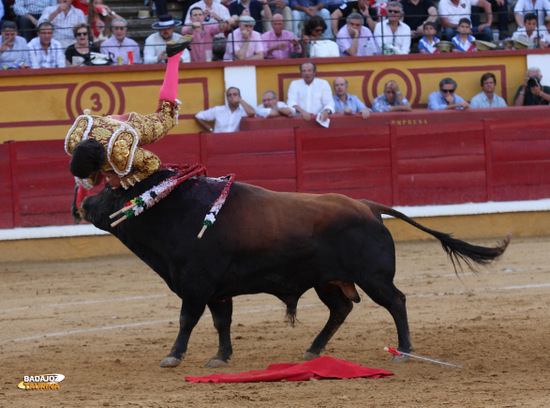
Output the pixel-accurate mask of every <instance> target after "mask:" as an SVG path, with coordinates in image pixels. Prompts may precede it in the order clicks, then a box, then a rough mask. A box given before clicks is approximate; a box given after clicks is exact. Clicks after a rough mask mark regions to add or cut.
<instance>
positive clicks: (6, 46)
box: [0, 21, 31, 69]
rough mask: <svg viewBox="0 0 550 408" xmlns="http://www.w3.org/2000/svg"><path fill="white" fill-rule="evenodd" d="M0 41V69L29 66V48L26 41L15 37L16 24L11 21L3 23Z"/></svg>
mask: <svg viewBox="0 0 550 408" xmlns="http://www.w3.org/2000/svg"><path fill="white" fill-rule="evenodd" d="M0 41H1V42H0V69H17V68H25V67H30V66H31V60H30V55H29V47H28V46H27V41H25V39H24V38H23V37H20V36H18V35H17V24H15V23H14V22H13V21H6V22H4V24H3V25H2V37H1V39H0Z"/></svg>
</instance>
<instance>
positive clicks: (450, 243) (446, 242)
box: [359, 200, 510, 272]
mask: <svg viewBox="0 0 550 408" xmlns="http://www.w3.org/2000/svg"><path fill="white" fill-rule="evenodd" d="M359 201H361V202H362V203H363V204H365V205H367V206H368V207H369V208H370V209H371V211H372V212H373V213H374V215H375V216H377V217H378V218H380V216H381V214H385V215H390V216H392V217H395V218H399V219H400V220H403V221H405V222H407V223H409V224H411V225H412V226H414V227H416V228H418V229H420V230H422V231H424V232H426V233H427V234H430V235H432V236H433V237H435V238H437V239H438V240H439V242H441V246H443V249H444V250H445V252H446V253H447V255H448V256H449V259H450V260H451V262H452V264H453V267H454V269H455V272H457V265H458V266H459V267H460V268H461V269H462V263H461V261H463V262H464V263H465V264H466V265H467V266H468V268H470V270H472V271H474V272H475V271H476V270H477V269H476V265H487V264H489V263H491V262H492V261H494V260H495V259H497V258H498V257H499V256H500V255H502V254H503V253H504V251H505V250H506V248H507V247H508V244H509V242H510V235H508V236H507V237H506V238H505V239H503V240H502V241H501V242H499V243H497V245H496V246H494V247H484V246H479V245H472V244H469V243H467V242H465V241H462V240H460V239H456V238H453V237H452V236H451V235H450V234H446V233H443V232H439V231H435V230H432V229H430V228H427V227H425V226H423V225H422V224H419V223H418V222H416V221H415V220H413V219H412V218H409V217H408V216H406V215H405V214H403V213H401V212H399V211H397V210H395V209H393V208H391V207H387V206H385V205H382V204H378V203H375V202H372V201H369V200H359Z"/></svg>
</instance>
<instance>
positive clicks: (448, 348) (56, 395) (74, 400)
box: [0, 237, 550, 408]
mask: <svg viewBox="0 0 550 408" xmlns="http://www.w3.org/2000/svg"><path fill="white" fill-rule="evenodd" d="M478 242H479V243H481V244H492V242H491V241H481V242H480V241H478ZM396 245H397V256H398V272H397V277H396V285H397V286H398V288H399V289H401V290H402V291H403V292H404V293H405V294H406V295H407V296H408V312H409V322H410V326H411V336H412V341H413V344H414V345H415V347H416V353H417V354H418V355H421V356H426V357H431V358H434V359H439V360H443V361H447V362H452V363H456V364H460V365H463V366H465V367H466V369H463V370H462V369H458V368H453V367H448V366H443V365H438V364H434V363H430V362H424V361H419V360H410V361H408V362H406V363H402V364H395V363H392V362H391V361H390V360H391V356H390V355H389V354H388V353H386V352H384V351H383V347H384V346H386V345H388V346H392V347H396V346H397V339H396V337H397V336H396V331H395V328H394V325H393V322H392V321H391V318H390V316H389V314H388V313H387V312H386V311H385V310H384V309H382V308H380V307H378V306H377V305H375V304H373V303H372V302H371V301H370V299H369V298H368V297H366V295H365V294H364V293H362V292H360V294H361V295H362V302H361V303H359V304H358V305H355V308H354V310H353V312H352V313H351V315H350V316H349V318H348V320H347V321H346V323H345V324H344V326H343V327H342V328H341V329H340V331H339V332H338V333H337V334H336V336H335V338H334V339H333V340H332V341H331V342H330V343H329V345H328V347H327V350H326V353H325V354H326V355H330V356H332V357H335V358H339V359H345V360H349V361H352V362H354V363H357V364H361V365H364V366H369V367H377V368H383V369H386V370H389V371H392V372H394V373H395V375H394V376H393V377H390V378H387V379H354V380H321V381H305V382H279V383H255V384H218V385H214V384H192V383H187V382H185V380H184V377H185V376H201V375H208V374H213V373H234V372H242V371H248V370H253V369H264V368H266V367H267V366H268V365H269V364H272V363H282V362H301V361H302V360H301V358H300V357H301V355H302V354H303V353H304V351H305V350H306V348H307V347H308V346H309V344H310V343H311V341H312V340H313V338H314V337H315V335H316V334H317V333H318V331H319V330H320V329H321V327H322V326H323V325H324V323H325V320H326V318H327V316H328V314H327V309H326V308H325V307H324V306H323V305H322V304H321V302H320V301H319V300H318V299H317V297H316V295H315V293H314V292H312V291H310V292H308V293H306V295H305V296H304V297H303V298H302V299H301V302H300V304H299V309H298V319H299V320H300V323H299V324H298V325H297V327H295V328H291V327H289V326H288V325H287V324H286V323H285V321H284V308H283V307H282V306H283V305H282V304H281V303H280V302H279V301H278V300H277V299H276V298H274V297H271V296H268V295H255V296H242V297H239V298H236V299H235V307H234V321H233V332H232V338H233V349H234V355H233V359H232V360H231V361H230V364H229V365H228V366H227V367H224V368H218V369H209V368H206V367H204V364H205V363H206V362H207V361H208V360H209V359H210V357H211V356H212V355H213V354H214V353H215V350H216V348H217V336H216V334H215V330H214V328H213V327H212V322H211V319H210V317H209V315H205V316H204V317H203V319H202V320H201V321H200V323H199V325H198V326H197V328H196V329H195V331H194V333H193V336H192V338H191V342H190V346H189V350H188V354H187V357H186V359H185V360H184V362H183V363H182V364H181V365H180V366H179V367H177V368H174V369H162V368H160V367H159V362H160V361H161V360H162V359H163V358H164V356H165V355H166V354H167V353H168V351H169V349H170V347H171V345H172V343H173V341H174V340H175V337H176V334H177V327H178V320H177V319H178V315H179V301H178V298H177V297H176V296H175V295H174V294H172V293H171V292H170V291H169V290H168V288H167V287H166V285H165V284H164V282H163V281H162V280H161V279H160V278H159V277H158V276H157V275H156V274H155V273H154V272H152V271H151V270H150V269H148V267H146V266H145V265H144V264H143V263H141V261H139V260H138V259H137V258H135V257H133V256H121V257H106V258H95V259H86V260H82V261H59V262H46V263H44V262H42V263H9V264H8V263H2V264H0V276H1V281H2V285H1V287H0V311H1V316H2V319H1V321H0V372H1V374H2V376H1V378H2V381H1V384H0V406H1V407H6V408H8V407H9V408H12V407H33V408H34V407H227V408H232V407H239V408H240V407H270V408H271V407H285V408H288V407H327V408H328V407H468V408H474V407H499V408H502V407H548V406H550V381H549V377H550V368H549V367H550V357H549V353H548V345H549V344H550V321H549V306H550V296H549V295H550V258H549V250H550V237H542V238H517V239H513V241H512V243H511V244H510V247H509V248H508V251H507V252H506V253H505V255H504V256H503V258H502V259H501V260H500V261H499V262H498V263H497V264H496V265H494V266H493V267H492V268H490V269H488V270H483V271H482V272H481V273H480V274H478V275H474V274H471V273H464V274H463V275H461V277H460V279H458V278H457V277H456V276H455V274H454V271H453V269H452V267H451V265H450V263H449V262H448V261H447V259H446V256H445V254H444V253H443V251H442V250H441V247H440V246H439V244H438V243H437V242H408V243H403V242H400V243H397V244H396ZM49 373H59V374H63V375H65V377H66V378H65V380H64V381H63V382H61V383H60V389H59V390H33V391H24V390H20V389H18V388H17V384H18V383H20V382H21V381H22V380H23V376H25V375H39V374H49Z"/></svg>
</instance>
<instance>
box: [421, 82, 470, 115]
mask: <svg viewBox="0 0 550 408" xmlns="http://www.w3.org/2000/svg"><path fill="white" fill-rule="evenodd" d="M456 87H457V85H456V82H455V80H454V79H452V78H443V79H442V80H441V82H440V83H439V91H435V92H432V93H431V94H430V96H429V97H428V110H445V109H462V110H463V109H468V108H469V107H470V104H469V103H468V102H466V101H465V100H464V99H462V98H461V97H460V96H458V95H456V94H455V91H456Z"/></svg>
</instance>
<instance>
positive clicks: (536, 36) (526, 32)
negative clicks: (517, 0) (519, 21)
mask: <svg viewBox="0 0 550 408" xmlns="http://www.w3.org/2000/svg"><path fill="white" fill-rule="evenodd" d="M544 32H546V27H540V28H538V29H537V16H536V14H535V13H527V14H526V15H525V17H524V24H523V27H518V29H517V31H516V32H514V34H513V35H512V39H516V40H523V41H529V42H531V43H533V45H531V46H529V47H528V48H535V46H538V44H540V40H541V35H542V33H544ZM512 47H513V42H512V41H511V42H509V43H508V45H507V46H506V48H512Z"/></svg>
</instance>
